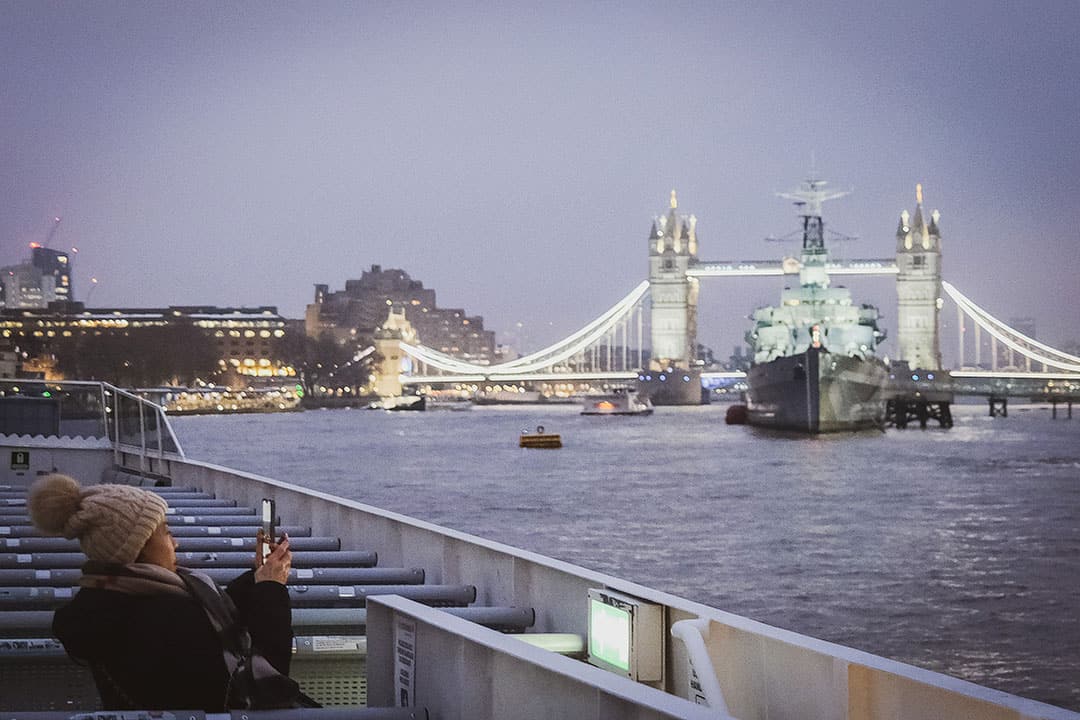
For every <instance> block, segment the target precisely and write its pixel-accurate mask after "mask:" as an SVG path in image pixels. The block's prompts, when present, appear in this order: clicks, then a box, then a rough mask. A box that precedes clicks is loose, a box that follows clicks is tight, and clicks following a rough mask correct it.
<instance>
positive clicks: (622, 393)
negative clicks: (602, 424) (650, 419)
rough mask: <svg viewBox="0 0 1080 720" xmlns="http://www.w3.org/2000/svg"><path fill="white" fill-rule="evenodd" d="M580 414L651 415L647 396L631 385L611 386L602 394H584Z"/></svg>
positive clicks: (651, 408) (650, 405) (651, 409)
mask: <svg viewBox="0 0 1080 720" xmlns="http://www.w3.org/2000/svg"><path fill="white" fill-rule="evenodd" d="M584 403H585V404H584V407H583V408H582V410H581V414H582V415H652V411H653V406H652V403H651V402H650V401H649V398H648V397H643V396H641V395H638V391H637V390H636V389H635V388H631V387H618V388H613V389H612V391H611V392H609V393H604V394H603V395H586V396H585V399H584Z"/></svg>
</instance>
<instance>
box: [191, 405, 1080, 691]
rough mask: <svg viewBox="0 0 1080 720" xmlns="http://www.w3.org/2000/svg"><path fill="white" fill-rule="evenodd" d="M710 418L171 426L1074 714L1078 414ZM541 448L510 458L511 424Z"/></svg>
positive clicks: (303, 416) (520, 543) (458, 415)
mask: <svg viewBox="0 0 1080 720" xmlns="http://www.w3.org/2000/svg"><path fill="white" fill-rule="evenodd" d="M724 410H725V406H722V405H718V406H711V407H702V408H658V409H657V412H656V413H655V414H654V415H653V416H651V417H643V418H624V417H582V416H580V415H578V414H577V412H578V410H577V408H576V407H573V406H529V407H515V408H510V407H476V408H474V409H473V410H471V411H469V412H448V411H442V412H439V411H430V412H427V413H407V412H406V413H388V412H383V411H365V410H318V411H308V412H303V413H284V414H272V415H233V416H202V417H181V418H175V419H174V421H173V422H174V425H175V428H176V431H177V434H178V436H179V439H180V441H181V444H182V445H183V447H184V450H185V451H186V453H187V454H188V456H189V457H192V458H194V459H198V460H206V461H209V462H214V463H218V464H222V465H226V466H229V467H234V468H238V469H242V470H247V471H250V472H255V473H259V474H262V475H266V476H269V477H274V478H276V479H279V480H284V481H288V482H292V483H296V484H298V485H302V486H305V487H310V488H315V489H319V490H323V491H326V492H330V493H334V494H337V495H340V496H343V497H347V498H351V499H354V500H358V501H362V502H365V503H369V504H372V505H375V506H378V507H382V508H386V509H389V510H394V511H397V512H401V513H405V514H408V515H412V516H414V517H417V518H421V519H424V520H428V521H432V522H435V523H439V524H441V525H445V526H448V527H452V528H456V529H458V530H462V531H465V532H469V533H473V534H475V535H480V536H483V537H486V538H490V539H494V540H498V541H501V542H504V543H507V544H510V545H514V546H517V547H520V548H526V549H529V550H533V551H536V552H540V553H543V554H545V555H550V556H553V557H556V558H560V559H563V560H567V561H570V562H572V563H575V564H578V565H583V566H585V567H589V568H593V569H596V570H600V571H603V572H608V573H612V574H616V575H619V576H621V577H625V578H628V579H631V580H634V581H636V582H639V583H642V584H644V585H648V586H650V587H655V588H657V589H661V590H666V591H669V592H672V593H675V594H677V595H681V596H684V597H687V598H690V599H693V600H696V601H699V602H703V603H706V604H708V605H711V606H714V607H717V608H720V609H723V610H727V611H730V612H734V613H738V614H740V615H745V616H749V617H752V618H754V619H757V620H761V621H763V622H766V623H769V624H771V625H775V626H779V627H783V628H788V629H791V630H795V631H797V632H800V633H804V634H807V635H812V636H814V637H818V638H822V639H826V640H831V641H834V642H838V643H842V644H844V645H848V646H851V647H855V648H859V649H861V650H867V651H869V652H872V653H876V654H879V655H884V656H886V657H890V658H894V659H897V660H901V661H905V662H909V663H912V664H914V665H918V666H921V667H925V668H929V669H932V670H937V671H940V672H944V673H947V674H949V675H954V676H957V677H961V678H964V679H967V680H971V681H973V682H977V683H980V684H983V685H987V686H990V687H994V688H998V689H1000V690H1005V691H1007V692H1011V693H1016V694H1018V695H1023V696H1025V697H1030V698H1033V699H1037V700H1042V701H1044V702H1049V703H1053V704H1055V705H1060V706H1064V707H1068V708H1071V709H1074V710H1080V414H1078V416H1077V417H1076V418H1074V419H1073V420H1065V419H1063V418H1062V417H1061V416H1060V415H1059V418H1058V419H1057V420H1052V419H1051V417H1050V410H1049V409H1048V408H1043V407H1037V406H1024V407H1017V406H1013V407H1010V414H1009V417H1008V418H990V417H988V413H987V411H986V406H985V405H970V406H959V407H955V408H954V418H955V421H956V425H955V427H953V428H952V429H951V430H941V429H928V430H918V429H907V430H889V431H888V432H885V433H876V432H875V433H866V434H856V435H835V436H824V437H816V438H806V437H793V436H782V435H776V434H771V433H767V432H764V431H760V430H755V429H752V428H748V427H742V426H728V425H725V424H724ZM537 425H544V426H546V427H547V429H548V431H552V432H559V433H561V434H562V436H563V441H564V443H565V446H564V447H563V449H561V450H522V449H519V448H518V447H517V439H518V435H519V433H520V432H521V430H522V429H523V428H530V429H532V428H535V427H536V426H537Z"/></svg>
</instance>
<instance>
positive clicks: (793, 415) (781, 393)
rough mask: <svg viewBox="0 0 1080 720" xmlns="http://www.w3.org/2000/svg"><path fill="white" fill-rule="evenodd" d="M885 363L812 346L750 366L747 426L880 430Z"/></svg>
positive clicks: (817, 430)
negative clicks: (837, 353)
mask: <svg viewBox="0 0 1080 720" xmlns="http://www.w3.org/2000/svg"><path fill="white" fill-rule="evenodd" d="M887 379H888V372H887V370H886V369H885V365H884V364H883V363H882V362H881V361H880V360H877V359H876V358H871V359H869V360H863V359H861V358H856V357H848V356H846V355H834V354H832V353H829V352H828V351H826V350H823V349H819V348H812V349H810V350H807V351H806V352H805V353H800V354H798V355H791V356H787V357H781V358H777V359H775V360H772V361H770V362H767V363H760V364H757V365H754V366H752V367H751V368H750V372H749V373H748V374H747V384H748V386H749V390H748V391H747V422H748V423H749V424H750V425H756V426H759V427H771V428H776V429H778V430H792V431H795V432H804V433H828V432H843V431H847V430H863V429H867V428H881V427H883V426H884V420H885V398H884V387H885V383H886V381H887Z"/></svg>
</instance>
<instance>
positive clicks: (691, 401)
mask: <svg viewBox="0 0 1080 720" xmlns="http://www.w3.org/2000/svg"><path fill="white" fill-rule="evenodd" d="M678 207H679V203H678V199H677V198H676V196H675V191H674V190H672V191H671V207H670V209H669V210H668V213H667V215H662V216H660V217H657V218H655V219H654V221H653V225H652V231H651V232H650V233H649V292H650V294H651V296H652V310H651V314H650V316H649V318H650V322H649V325H650V333H651V337H650V340H651V359H650V360H649V368H648V371H647V372H646V373H645V378H646V379H645V380H643V381H642V383H643V387H642V392H643V393H647V394H648V395H649V396H650V398H652V401H653V403H654V404H657V405H698V404H700V403H701V379H700V374H699V373H698V372H696V370H695V369H694V360H695V359H696V356H697V302H698V280H697V278H692V277H688V276H687V274H686V273H687V270H688V269H689V268H690V265H691V264H692V263H693V262H695V261H696V260H697V235H696V232H695V226H696V225H697V218H695V217H694V216H693V215H689V216H687V215H679V214H678V213H677V212H676V211H677V210H678Z"/></svg>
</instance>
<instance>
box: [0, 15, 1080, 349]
mask: <svg viewBox="0 0 1080 720" xmlns="http://www.w3.org/2000/svg"><path fill="white" fill-rule="evenodd" d="M1078 88H1080V2H1076V1H1069V2H1066V1H1064V0H1059V1H1058V2H1052V1H1050V2H1033V3H1018V2H1014V3H1000V2H948V3H942V2H932V3H931V2H927V3H918V2H851V3H835V2H827V1H820V2H814V3H771V2H764V3H749V2H747V3H727V2H702V3H691V2H687V3H679V2H672V3H656V2H651V3H610V2H597V3H577V2H574V3H565V4H564V3H501V4H495V3H492V4H466V3H453V4H451V3H446V4H421V3H376V2H355V3H332V2H317V3H228V2H191V3H175V2H168V3H164V2H125V3H116V2H63V3H57V2H40V1H37V0H34V1H25V2H22V1H19V2H12V1H10V0H0V264H3V265H7V264H11V263H15V262H17V261H19V260H21V259H23V258H25V257H28V253H29V251H28V244H29V243H30V242H33V241H37V242H41V241H43V240H44V239H45V237H46V236H47V235H48V233H49V229H50V226H51V225H52V219H53V217H54V216H61V217H62V218H63V222H62V224H61V226H60V228H59V230H58V232H57V233H56V236H55V239H54V242H53V247H58V248H70V247H72V246H76V247H78V248H79V254H78V256H77V258H76V260H75V284H76V299H85V297H86V293H87V290H88V288H89V278H90V277H91V276H96V277H97V278H98V279H99V280H100V283H99V285H98V286H97V287H96V289H95V290H94V294H93V296H92V297H91V302H90V304H91V305H92V306H125V307H154V306H166V305H193V304H210V305H222V306H231V305H276V306H277V307H278V308H279V310H280V311H281V312H282V313H283V314H284V315H286V316H288V317H302V316H303V311H304V306H305V304H306V303H308V302H310V299H311V297H312V295H313V286H314V284H315V283H326V284H328V285H329V286H330V287H331V289H332V290H338V289H343V287H344V284H345V280H346V279H348V278H354V277H359V276H360V274H361V272H362V271H363V270H364V269H366V268H369V267H370V266H371V265H372V264H379V265H382V266H383V267H384V268H386V267H400V268H403V269H404V270H406V271H407V272H408V273H410V275H412V277H414V278H415V279H418V280H421V281H423V283H424V284H425V285H426V286H427V287H433V288H435V289H436V290H437V292H438V300H439V304H440V305H441V306H444V307H445V306H453V307H464V308H465V309H466V310H467V311H468V312H469V313H470V314H481V315H483V316H484V319H485V325H486V327H488V328H489V329H494V330H496V331H497V333H498V339H499V341H502V342H506V341H509V342H515V341H520V342H521V344H524V345H525V349H535V348H536V347H538V346H539V345H540V344H541V343H545V342H548V341H552V340H555V339H557V338H559V337H563V336H565V335H567V334H569V333H571V332H572V331H574V330H576V329H577V328H579V327H581V326H582V325H583V324H584V323H586V322H587V321H589V320H591V319H592V318H594V317H596V316H597V315H599V314H600V313H601V312H603V311H604V310H606V309H607V308H608V307H609V306H611V305H612V304H614V303H615V302H616V301H617V300H618V299H619V298H621V297H622V296H623V295H625V294H626V293H627V292H629V291H630V290H631V289H632V288H633V287H634V286H635V285H636V284H637V283H638V282H640V281H641V280H643V279H645V278H646V274H647V242H646V238H647V236H648V232H649V229H650V224H651V220H652V218H653V216H655V215H658V214H661V213H664V212H666V209H667V206H668V197H669V193H670V191H671V190H672V188H674V189H676V190H677V191H678V197H679V205H680V211H682V212H685V213H693V214H694V215H696V216H697V218H698V226H697V228H698V239H699V247H700V256H701V258H702V259H704V260H725V259H779V257H781V256H782V255H784V254H785V253H795V252H797V245H794V244H791V245H783V244H777V243H767V242H764V238H766V237H767V236H782V235H785V234H787V233H788V232H790V231H792V230H793V229H794V228H795V223H796V217H795V213H794V210H793V208H792V207H791V204H790V202H789V201H786V200H782V199H779V198H777V197H776V195H775V193H776V192H777V191H782V190H788V189H790V188H793V187H795V186H796V185H797V184H798V182H799V181H800V180H802V179H803V178H805V176H806V175H807V174H808V172H809V171H810V169H811V162H812V158H813V159H814V162H815V163H816V169H817V171H818V173H819V174H820V175H821V176H823V177H825V178H827V179H829V180H830V181H831V182H832V186H833V187H837V188H845V189H846V188H853V189H854V192H853V193H852V194H851V195H850V196H848V197H846V198H844V199H842V200H838V201H834V202H831V203H828V204H826V206H825V216H826V222H827V223H828V225H829V227H830V228H832V229H834V230H837V231H838V232H841V233H844V234H846V235H852V236H857V237H858V238H859V239H858V240H857V241H854V242H848V243H843V244H841V245H838V246H834V248H833V250H834V254H835V255H839V256H841V257H849V258H863V257H865V258H879V257H889V256H891V255H892V254H893V252H894V247H895V238H894V233H895V230H896V225H897V221H898V217H899V213H900V211H901V210H902V209H905V208H907V209H909V210H913V209H914V204H915V197H914V196H915V184H916V183H917V182H921V183H922V184H923V187H924V193H925V207H926V210H927V211H930V210H933V209H935V208H936V209H939V210H940V211H941V223H940V225H941V231H942V235H943V245H944V260H943V263H944V268H945V270H944V275H945V279H947V280H949V281H950V282H952V283H953V284H954V285H956V286H957V287H958V288H959V289H960V290H961V291H963V292H964V293H966V294H967V295H968V296H969V297H970V298H972V299H973V300H974V301H975V302H976V303H979V304H981V305H982V306H983V307H985V308H986V309H987V310H989V311H990V312H992V313H994V314H995V315H998V316H999V317H1001V318H1002V319H1005V320H1008V319H1010V318H1014V317H1022V316H1031V317H1033V318H1034V319H1035V321H1036V327H1037V335H1038V337H1039V338H1040V339H1042V340H1044V341H1046V342H1049V343H1050V344H1054V345H1057V346H1060V345H1061V344H1063V343H1065V342H1068V341H1078V340H1080V312H1078V311H1077V305H1076V303H1077V300H1078V298H1080V292H1078V291H1080V249H1078V240H1080V91H1078ZM847 284H848V285H850V286H851V287H852V288H853V289H855V290H856V292H857V300H858V301H867V302H873V303H875V304H877V305H879V306H880V308H881V311H882V314H883V315H884V319H883V321H882V325H883V326H884V327H885V328H886V330H888V331H889V332H890V334H893V335H895V318H896V293H895V287H894V283H893V282H892V281H891V280H868V279H862V280H853V281H848V282H847ZM781 287H782V281H780V280H779V279H777V278H772V279H756V280H737V281H731V280H722V279H711V280H703V281H702V288H701V310H700V317H701V325H700V332H699V335H700V340H701V341H702V342H704V343H705V344H707V345H709V346H711V347H713V348H714V350H716V352H717V354H718V355H722V356H725V357H726V356H727V355H728V354H729V353H730V352H731V349H732V347H733V346H734V345H736V344H741V342H742V335H743V333H744V332H745V330H746V329H747V326H748V325H749V321H748V320H747V315H749V313H750V312H751V311H752V310H753V309H754V308H755V307H757V306H758V305H762V304H767V303H770V302H773V301H775V300H776V299H777V298H778V295H779V291H780V289H781ZM943 317H944V319H945V320H946V323H947V325H948V326H949V327H951V326H953V325H955V309H954V308H953V306H952V305H951V303H950V304H949V305H948V306H947V309H946V311H945V314H944V316H943ZM519 322H520V323H522V324H523V327H522V328H521V329H520V330H519V329H518V328H517V327H516V324H517V323H519ZM946 333H949V334H947V335H946V336H945V338H944V340H943V344H944V345H945V350H946V359H948V358H949V355H950V354H952V353H954V352H955V350H954V348H955V344H956V341H955V335H954V334H952V331H951V330H949V329H948V328H947V329H946ZM515 344H517V343H516V342H515Z"/></svg>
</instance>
